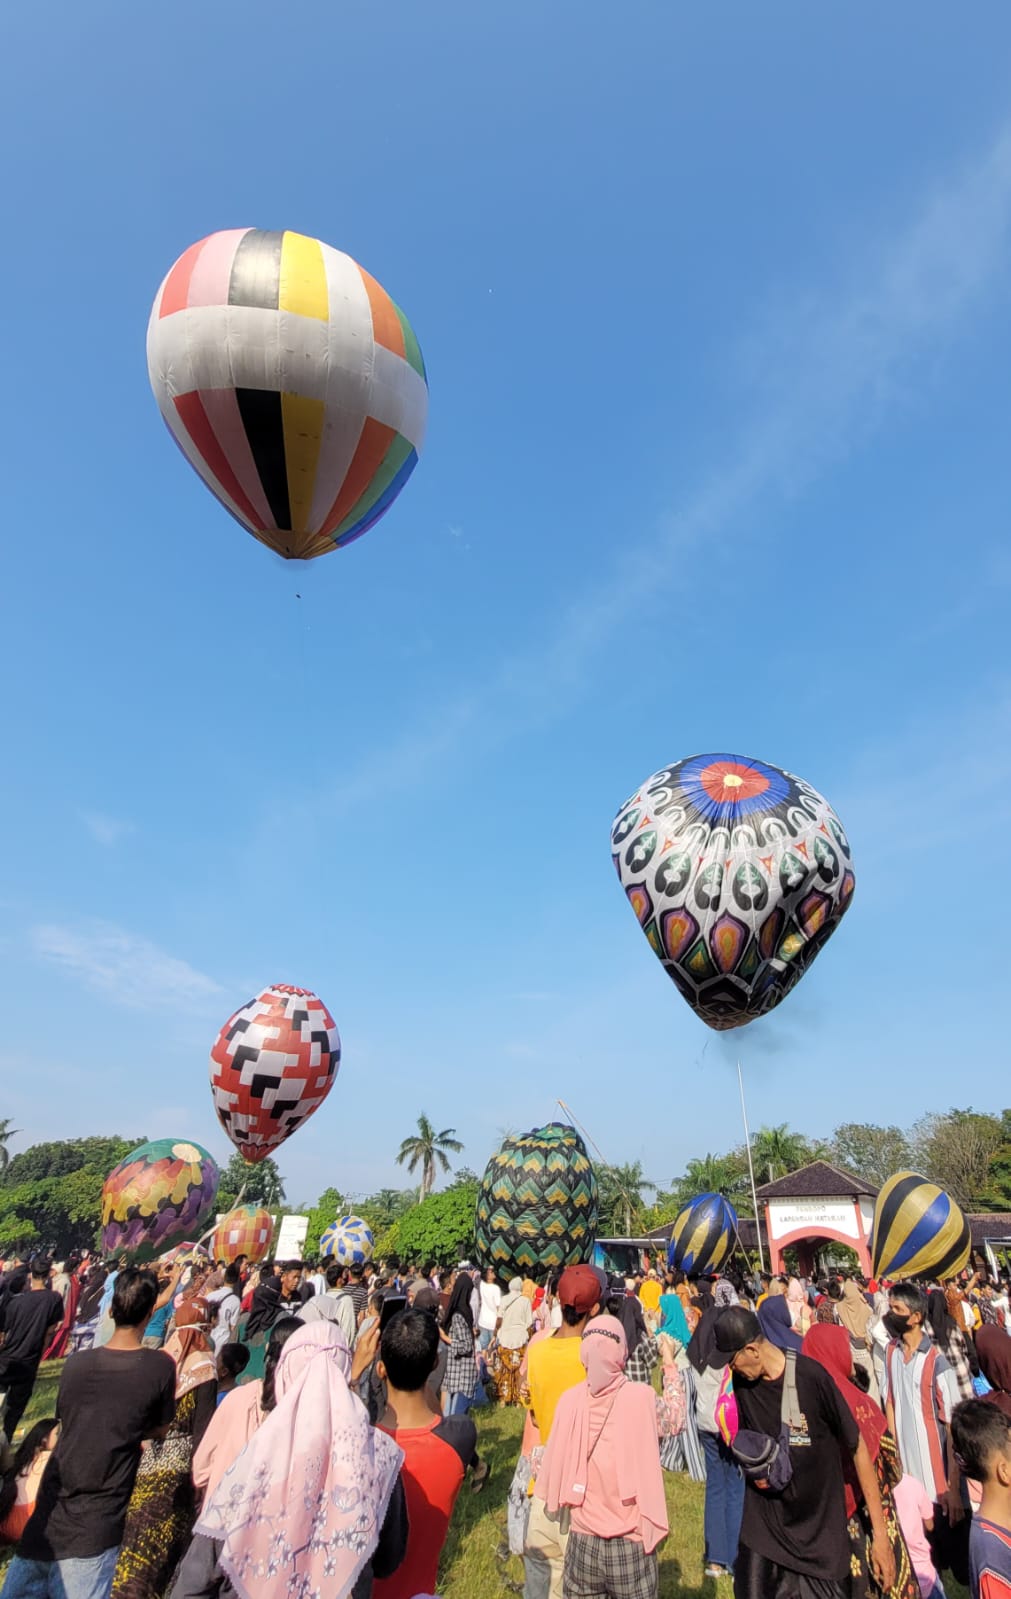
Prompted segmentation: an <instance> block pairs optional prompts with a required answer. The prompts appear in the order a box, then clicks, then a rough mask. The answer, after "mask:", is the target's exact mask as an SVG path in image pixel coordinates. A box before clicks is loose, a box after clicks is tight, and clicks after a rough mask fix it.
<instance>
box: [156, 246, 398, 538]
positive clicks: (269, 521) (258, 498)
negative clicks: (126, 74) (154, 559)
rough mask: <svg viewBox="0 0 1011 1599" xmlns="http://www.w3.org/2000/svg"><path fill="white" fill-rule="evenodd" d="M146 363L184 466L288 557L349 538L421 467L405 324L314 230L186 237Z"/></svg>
mask: <svg viewBox="0 0 1011 1599" xmlns="http://www.w3.org/2000/svg"><path fill="white" fill-rule="evenodd" d="M147 365H148V375H149V377H150V379H151V387H152V389H153V390H154V395H155V399H156V400H157V401H158V406H159V408H160V410H161V414H162V416H163V417H164V418H165V421H166V422H167V424H168V427H169V431H170V432H171V433H172V434H173V436H174V438H175V440H176V443H177V444H178V445H179V447H180V449H181V450H182V452H183V454H184V455H185V456H186V458H187V460H188V461H189V462H190V465H191V466H193V467H194V468H195V470H196V471H197V472H198V473H199V475H200V476H201V477H202V478H203V480H204V482H205V483H206V484H207V487H208V488H209V489H210V490H211V493H212V494H214V495H216V496H217V498H218V499H219V500H220V501H221V504H222V505H223V506H224V507H225V509H226V510H228V511H231V513H232V515H233V516H234V517H235V518H236V520H237V521H238V522H239V523H241V525H242V526H243V527H244V528H245V529H246V531H247V532H249V533H252V535H253V537H254V538H257V539H259V540H260V542H261V543H263V544H266V545H268V546H269V548H270V549H272V550H275V551H276V552H277V554H278V555H283V556H285V557H287V558H288V559H289V560H311V559H312V558H313V557H314V556H316V555H325V554H326V552H327V551H328V550H335V549H337V548H338V547H339V546H341V545H344V544H350V543H351V541H352V539H356V538H360V536H361V535H362V534H363V533H365V532H367V531H368V529H369V528H370V527H372V526H373V524H374V523H376V522H378V520H379V518H380V517H381V516H382V515H383V514H384V512H385V511H387V510H388V509H389V507H390V506H391V505H392V504H393V501H394V500H395V499H396V497H397V495H398V494H399V493H400V491H401V489H402V488H403V486H404V484H405V483H406V482H407V479H408V478H409V477H410V475H411V473H412V472H413V471H414V468H415V466H416V465H417V460H418V451H419V450H420V449H421V445H422V441H423V438H424V433H425V420H426V417H427V414H428V383H427V379H426V377H425V363H424V361H423V360H422V358H421V350H420V348H419V345H418V341H417V339H416V338H415V336H414V332H413V329H412V328H411V324H410V323H409V322H408V320H407V318H406V316H405V315H404V313H403V312H402V311H401V310H400V308H399V307H398V306H396V305H395V304H394V303H393V301H392V300H391V299H390V297H389V295H388V294H387V292H386V290H385V289H384V288H383V287H382V285H381V284H379V283H377V282H376V280H375V278H373V277H370V276H369V274H368V273H367V272H366V271H365V269H364V268H363V267H360V266H359V265H358V264H357V262H356V261H353V260H352V259H351V257H350V256H349V255H344V254H343V253H342V252H341V251H340V250H334V249H332V248H331V246H330V245H329V244H323V243H321V242H320V240H319V239H310V238H307V237H306V236H305V235H304V234H302V233H291V232H281V233H272V232H268V231H265V230H263V229H260V228H229V229H226V230H225V231H224V232H223V233H212V234H211V235H210V237H209V238H206V239H201V240H200V241H199V243H197V244H191V245H190V247H189V249H188V250H185V251H184V252H183V254H182V255H181V256H180V257H179V259H178V261H177V262H176V263H175V265H174V266H173V267H172V269H171V271H170V272H169V274H168V276H167V277H166V279H165V281H164V282H163V284H162V286H161V288H160V289H159V290H158V293H157V295H156V297H155V302H154V307H153V309H152V311H151V320H150V322H149V324H148V330H147Z"/></svg>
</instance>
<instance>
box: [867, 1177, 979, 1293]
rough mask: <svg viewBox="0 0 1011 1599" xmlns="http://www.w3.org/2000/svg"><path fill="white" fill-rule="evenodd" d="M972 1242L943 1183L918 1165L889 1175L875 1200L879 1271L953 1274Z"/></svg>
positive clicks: (892, 1275) (893, 1275) (885, 1274)
mask: <svg viewBox="0 0 1011 1599" xmlns="http://www.w3.org/2000/svg"><path fill="white" fill-rule="evenodd" d="M971 1248H972V1241H971V1238H970V1235H969V1223H968V1222H967V1221H966V1219H965V1217H964V1215H963V1214H962V1212H961V1210H960V1209H959V1207H958V1206H957V1205H956V1204H955V1201H954V1200H953V1199H951V1198H950V1197H949V1195H948V1194H946V1193H945V1192H944V1189H943V1188H939V1187H938V1185H937V1184H936V1183H931V1182H928V1181H927V1179H926V1178H925V1177H921V1176H919V1174H918V1173H917V1172H914V1171H900V1172H896V1173H895V1176H894V1177H889V1179H888V1181H887V1182H886V1183H885V1185H884V1187H883V1188H882V1189H881V1192H880V1193H879V1194H878V1197H877V1199H876V1201H875V1203H874V1226H873V1229H872V1232H871V1260H872V1263H873V1267H874V1275H875V1277H878V1278H886V1279H888V1280H889V1281H891V1282H894V1281H895V1280H896V1279H897V1278H900V1277H933V1278H937V1279H942V1278H946V1277H954V1276H956V1275H957V1273H958V1272H960V1271H961V1270H962V1268H963V1267H964V1266H966V1265H968V1262H969V1255H970V1252H971Z"/></svg>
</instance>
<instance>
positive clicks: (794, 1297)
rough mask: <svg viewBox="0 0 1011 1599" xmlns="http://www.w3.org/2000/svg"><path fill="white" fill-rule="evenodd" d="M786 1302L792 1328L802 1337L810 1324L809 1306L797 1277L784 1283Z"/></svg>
mask: <svg viewBox="0 0 1011 1599" xmlns="http://www.w3.org/2000/svg"><path fill="white" fill-rule="evenodd" d="M786 1303H787V1308H788V1309H789V1312H790V1322H791V1325H792V1327H793V1330H794V1332H795V1333H799V1334H800V1336H801V1337H802V1338H803V1336H804V1334H805V1333H806V1332H807V1329H808V1328H809V1327H810V1325H811V1307H810V1305H809V1304H808V1302H807V1295H806V1294H805V1292H804V1290H803V1288H802V1287H801V1284H800V1280H799V1278H797V1277H791V1278H790V1281H789V1282H788V1283H787V1285H786Z"/></svg>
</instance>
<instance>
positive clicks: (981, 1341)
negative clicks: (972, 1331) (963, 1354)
mask: <svg viewBox="0 0 1011 1599" xmlns="http://www.w3.org/2000/svg"><path fill="white" fill-rule="evenodd" d="M976 1358H977V1360H978V1361H979V1369H980V1371H981V1372H982V1374H983V1376H984V1377H985V1378H986V1380H987V1382H988V1383H989V1384H990V1392H989V1393H988V1394H984V1395H983V1398H984V1399H985V1400H986V1402H987V1404H988V1405H996V1406H997V1409H998V1410H1003V1412H1004V1414H1005V1415H1006V1416H1007V1417H1009V1418H1011V1338H1009V1337H1008V1335H1007V1333H1006V1332H1005V1331H1004V1328H1003V1327H998V1326H997V1325H996V1323H993V1322H991V1323H989V1324H988V1325H987V1326H984V1327H981V1328H980V1329H979V1332H978V1333H977V1334H976Z"/></svg>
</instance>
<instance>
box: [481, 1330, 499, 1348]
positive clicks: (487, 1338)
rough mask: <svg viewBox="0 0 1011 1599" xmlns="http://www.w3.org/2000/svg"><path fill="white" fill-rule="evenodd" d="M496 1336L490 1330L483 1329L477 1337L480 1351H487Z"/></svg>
mask: <svg viewBox="0 0 1011 1599" xmlns="http://www.w3.org/2000/svg"><path fill="white" fill-rule="evenodd" d="M494 1336H495V1334H494V1332H492V1331H491V1329H490V1328H488V1327H482V1328H481V1329H480V1331H479V1332H478V1335H477V1347H478V1348H479V1349H487V1348H488V1345H489V1344H490V1343H491V1341H492V1339H493V1338H494Z"/></svg>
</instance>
